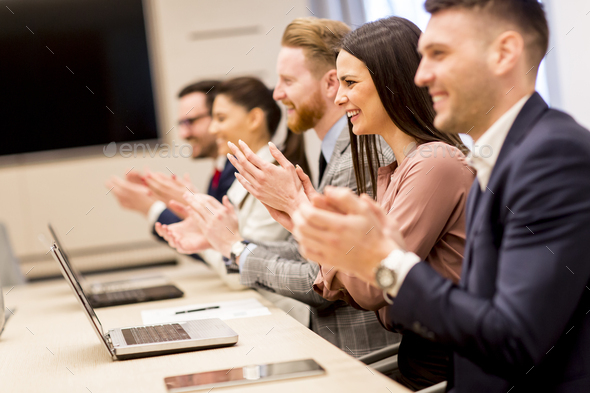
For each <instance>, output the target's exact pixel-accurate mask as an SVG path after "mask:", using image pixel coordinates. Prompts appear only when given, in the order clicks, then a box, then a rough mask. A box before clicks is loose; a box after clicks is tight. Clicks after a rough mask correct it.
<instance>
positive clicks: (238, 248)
mask: <svg viewBox="0 0 590 393" xmlns="http://www.w3.org/2000/svg"><path fill="white" fill-rule="evenodd" d="M244 248H246V245H245V244H244V243H242V242H236V243H234V244H233V245H232V246H231V253H232V254H234V255H235V256H239V255H240V254H241V253H242V251H244Z"/></svg>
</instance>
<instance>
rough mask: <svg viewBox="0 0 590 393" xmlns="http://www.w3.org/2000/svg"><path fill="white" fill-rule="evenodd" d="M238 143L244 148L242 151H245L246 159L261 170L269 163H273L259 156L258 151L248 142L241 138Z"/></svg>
mask: <svg viewBox="0 0 590 393" xmlns="http://www.w3.org/2000/svg"><path fill="white" fill-rule="evenodd" d="M238 145H240V149H242V152H243V153H244V156H245V157H246V159H247V160H248V161H249V162H250V163H252V165H254V166H255V167H256V168H257V169H259V170H263V169H264V168H267V167H268V165H272V164H269V163H268V162H266V161H264V160H263V159H262V158H260V157H258V156H257V155H256V153H254V152H253V151H252V150H251V149H250V147H249V146H248V145H247V144H246V142H244V141H242V140H241V139H240V140H239V141H238Z"/></svg>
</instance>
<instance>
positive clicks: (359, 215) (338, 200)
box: [293, 187, 405, 283]
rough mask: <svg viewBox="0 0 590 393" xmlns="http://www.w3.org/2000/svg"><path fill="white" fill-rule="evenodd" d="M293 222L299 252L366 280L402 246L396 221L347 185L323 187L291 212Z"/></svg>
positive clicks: (372, 280)
mask: <svg viewBox="0 0 590 393" xmlns="http://www.w3.org/2000/svg"><path fill="white" fill-rule="evenodd" d="M330 210H331V211H330ZM293 223H294V232H293V234H294V235H295V238H296V239H297V240H298V241H299V249H300V251H301V253H302V255H304V256H305V257H306V258H308V259H310V260H312V261H314V262H317V263H319V264H322V265H331V266H334V267H336V268H338V269H340V270H342V271H345V272H347V273H350V274H354V275H356V276H357V277H359V278H361V279H362V280H364V281H366V282H368V283H373V282H374V270H375V268H376V267H377V266H378V265H379V263H380V262H381V260H383V259H385V257H387V256H388V255H389V253H391V251H393V250H394V249H397V248H402V249H403V248H404V247H405V244H404V242H403V237H402V236H401V234H400V232H399V230H398V229H397V223H395V222H394V220H392V219H389V217H388V216H387V215H386V213H385V212H384V211H383V209H381V207H380V206H379V205H378V204H377V203H376V202H375V201H373V200H372V199H371V198H370V197H369V196H368V195H362V196H361V197H358V196H356V195H354V194H353V193H352V191H350V190H349V189H348V188H343V187H338V188H336V187H326V189H325V190H324V195H320V196H316V197H314V198H313V199H312V205H306V206H302V207H301V208H300V209H299V210H298V211H297V213H295V214H294V216H293Z"/></svg>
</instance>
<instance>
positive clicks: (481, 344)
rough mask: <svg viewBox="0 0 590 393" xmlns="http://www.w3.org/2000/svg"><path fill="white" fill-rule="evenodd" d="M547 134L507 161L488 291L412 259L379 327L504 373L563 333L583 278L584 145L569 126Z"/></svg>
mask: <svg viewBox="0 0 590 393" xmlns="http://www.w3.org/2000/svg"><path fill="white" fill-rule="evenodd" d="M572 123H573V122H572ZM566 127H567V124H566ZM557 130H559V132H561V131H562V130H560V129H559V128H557ZM552 135H553V136H552V137H551V138H549V139H545V142H544V143H542V144H534V143H533V144H530V146H529V147H527V149H526V150H525V151H524V153H525V154H523V155H522V156H520V157H519V158H517V159H515V160H514V162H512V163H511V164H513V165H512V168H514V169H513V170H511V171H510V172H509V175H508V178H507V181H506V182H505V184H504V185H503V187H505V190H504V191H503V192H502V193H501V194H502V195H503V197H501V198H502V200H501V201H500V202H501V203H502V205H503V206H508V207H509V208H510V210H511V211H512V212H510V211H509V210H508V209H503V210H502V211H503V212H504V213H503V214H502V215H500V220H502V221H503V222H502V225H501V228H502V229H503V233H498V234H497V240H496V241H498V242H499V245H498V259H497V261H498V262H497V276H496V278H495V284H494V285H495V292H494V294H493V296H490V298H483V297H477V296H474V295H473V294H471V293H469V291H468V290H466V289H464V288H461V287H458V286H456V285H453V284H452V283H451V282H450V281H448V280H445V279H443V278H442V277H440V276H439V275H438V274H437V273H436V272H435V271H434V270H433V269H431V268H430V267H429V266H428V265H427V264H426V263H424V262H421V263H418V264H417V265H416V266H414V267H413V268H412V270H410V272H409V274H408V275H407V276H406V278H405V280H404V282H403V284H402V286H401V288H400V291H399V293H398V296H397V298H396V299H395V300H394V304H393V305H392V306H389V307H390V309H389V310H388V316H390V317H391V319H390V320H388V321H385V323H386V324H388V325H390V326H388V327H391V326H396V327H397V328H401V329H402V331H403V330H404V329H413V330H414V331H422V334H423V335H426V336H429V337H430V338H434V339H435V340H437V341H441V342H444V343H448V344H450V345H451V346H452V347H453V348H454V350H455V351H456V352H457V353H458V354H459V355H461V356H464V357H466V358H468V359H469V360H470V361H472V362H474V363H476V364H478V365H479V366H480V367H482V368H483V369H485V370H487V371H488V372H492V373H494V374H496V375H499V376H502V377H508V378H510V377H513V376H515V375H523V373H524V372H527V370H529V369H530V368H531V367H532V366H534V365H536V364H538V363H539V362H540V361H541V359H542V358H543V357H544V356H545V354H546V353H547V352H548V351H549V350H550V349H551V348H552V346H554V345H555V344H556V342H557V341H558V339H559V338H560V336H562V335H565V334H567V333H566V332H568V333H569V331H568V329H570V328H572V322H573V319H572V318H573V317H574V315H575V313H579V312H580V310H581V309H582V305H581V300H580V299H582V297H583V293H584V291H588V289H587V288H586V286H587V285H588V280H589V277H590V261H589V256H588V242H589V240H590V181H589V180H588V174H590V159H589V156H588V151H589V150H590V149H589V143H588V139H584V141H583V142H584V143H581V142H580V141H579V140H578V141H576V140H575V139H573V138H571V135H572V133H569V136H570V138H568V137H567V136H561V137H560V134H559V133H555V134H552ZM578 135H580V134H578ZM584 138H585V136H584ZM521 153H523V152H522V150H521ZM498 194H500V193H498ZM486 224H487V223H486ZM484 225H485V224H484ZM490 225H491V224H490ZM475 237H477V235H475ZM473 240H474V239H470V241H473ZM475 241H476V243H474V246H475V247H477V246H478V244H477V239H475ZM474 252H477V250H475V251H474ZM482 279H485V278H482ZM576 309H578V310H576ZM583 312H586V309H584V310H583ZM573 328H574V329H575V326H573ZM578 328H580V327H579V326H578ZM570 334H571V333H570Z"/></svg>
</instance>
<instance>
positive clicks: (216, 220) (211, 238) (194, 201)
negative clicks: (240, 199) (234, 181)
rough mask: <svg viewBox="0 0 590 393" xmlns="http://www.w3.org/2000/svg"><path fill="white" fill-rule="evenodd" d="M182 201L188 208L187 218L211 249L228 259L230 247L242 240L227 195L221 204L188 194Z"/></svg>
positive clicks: (203, 196)
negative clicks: (191, 221)
mask: <svg viewBox="0 0 590 393" xmlns="http://www.w3.org/2000/svg"><path fill="white" fill-rule="evenodd" d="M184 199H185V201H186V202H187V203H188V205H189V207H190V214H189V216H190V217H191V219H192V220H194V222H195V223H196V224H197V226H198V227H199V229H200V230H201V232H202V233H203V235H204V236H205V237H206V239H207V241H208V242H209V244H210V245H211V248H213V249H214V250H217V251H219V252H220V253H221V254H222V255H223V256H224V257H226V258H229V257H230V253H231V246H232V245H233V244H234V243H236V242H239V241H242V240H244V239H243V238H242V237H241V236H240V228H239V224H238V216H237V214H236V211H235V208H234V206H233V205H232V204H231V202H230V201H229V199H228V197H227V195H225V196H224V197H223V203H219V201H218V200H217V199H215V198H213V197H212V196H209V195H203V194H195V195H193V194H191V193H188V192H187V193H185V194H184ZM179 235H180V234H179Z"/></svg>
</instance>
